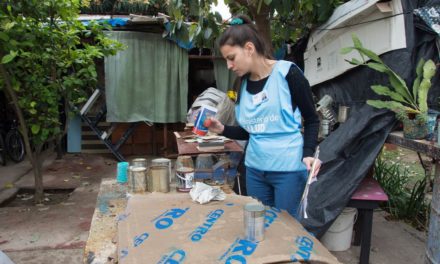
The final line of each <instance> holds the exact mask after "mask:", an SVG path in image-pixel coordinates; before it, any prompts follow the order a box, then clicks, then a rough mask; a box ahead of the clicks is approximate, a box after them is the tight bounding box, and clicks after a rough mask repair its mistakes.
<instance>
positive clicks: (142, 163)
mask: <svg viewBox="0 0 440 264" xmlns="http://www.w3.org/2000/svg"><path fill="white" fill-rule="evenodd" d="M131 166H133V167H144V168H147V167H148V166H147V159H144V158H137V159H133V160H132V161H131Z"/></svg>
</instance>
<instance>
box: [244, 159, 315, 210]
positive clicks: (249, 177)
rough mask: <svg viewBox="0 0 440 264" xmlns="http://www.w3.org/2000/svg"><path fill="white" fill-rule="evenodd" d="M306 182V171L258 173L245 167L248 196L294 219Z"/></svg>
mask: <svg viewBox="0 0 440 264" xmlns="http://www.w3.org/2000/svg"><path fill="white" fill-rule="evenodd" d="M306 181H307V171H305V170H303V171H286V172H279V171H260V170H257V169H253V168H250V167H246V188H247V193H248V195H249V196H252V197H254V198H256V199H258V200H260V201H261V202H262V203H263V204H264V205H267V206H273V207H276V208H278V209H284V210H286V211H287V212H289V214H291V215H292V216H293V217H295V218H296V216H297V211H298V206H299V203H300V202H301V196H302V194H303V191H304V187H305V185H306Z"/></svg>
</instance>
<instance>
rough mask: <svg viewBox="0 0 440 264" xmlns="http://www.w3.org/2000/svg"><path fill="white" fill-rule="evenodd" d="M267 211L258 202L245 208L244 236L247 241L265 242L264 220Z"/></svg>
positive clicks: (248, 204)
mask: <svg viewBox="0 0 440 264" xmlns="http://www.w3.org/2000/svg"><path fill="white" fill-rule="evenodd" d="M265 213H266V209H265V207H264V205H263V204H261V203H258V202H252V203H247V204H246V205H245V206H244V236H245V239H246V240H249V241H252V242H260V241H263V240H264V219H265Z"/></svg>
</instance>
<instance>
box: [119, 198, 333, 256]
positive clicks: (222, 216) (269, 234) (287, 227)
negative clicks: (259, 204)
mask: <svg viewBox="0 0 440 264" xmlns="http://www.w3.org/2000/svg"><path fill="white" fill-rule="evenodd" d="M251 201H253V199H252V198H249V197H245V196H238V195H228V196H227V197H226V200H225V201H214V202H210V203H208V204H204V205H200V204H197V203H194V202H193V201H192V200H191V198H190V196H189V194H180V193H171V194H162V193H151V194H146V195H135V196H133V197H131V198H130V200H129V201H128V204H127V208H126V211H125V213H124V215H121V216H119V222H118V257H119V263H123V264H124V263H275V262H276V263H278V262H283V263H289V262H302V261H303V260H306V261H309V262H307V263H339V262H338V261H337V259H336V258H335V257H334V256H332V255H331V254H330V253H329V252H328V251H327V249H326V248H325V247H324V246H323V245H321V243H320V242H319V241H318V240H316V239H315V238H314V237H312V236H311V235H310V234H308V233H307V232H306V231H305V230H304V228H303V227H302V226H301V225H300V224H299V223H298V222H297V221H296V220H295V219H294V218H292V217H291V216H290V215H289V214H288V213H287V212H285V211H280V210H278V209H275V208H266V231H265V239H264V240H263V241H262V242H259V243H254V242H251V241H247V240H245V239H244V236H243V235H244V226H243V206H244V205H245V204H246V203H248V202H251Z"/></svg>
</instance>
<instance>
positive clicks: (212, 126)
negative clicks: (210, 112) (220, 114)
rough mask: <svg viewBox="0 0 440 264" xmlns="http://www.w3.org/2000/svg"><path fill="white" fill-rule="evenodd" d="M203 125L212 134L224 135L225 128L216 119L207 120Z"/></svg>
mask: <svg viewBox="0 0 440 264" xmlns="http://www.w3.org/2000/svg"><path fill="white" fill-rule="evenodd" d="M203 125H204V126H205V127H207V128H208V129H209V131H210V132H213V133H216V134H222V133H223V130H225V126H224V125H223V124H222V123H221V122H220V121H218V120H217V119H215V118H214V117H211V118H208V119H206V120H205V122H203Z"/></svg>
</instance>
